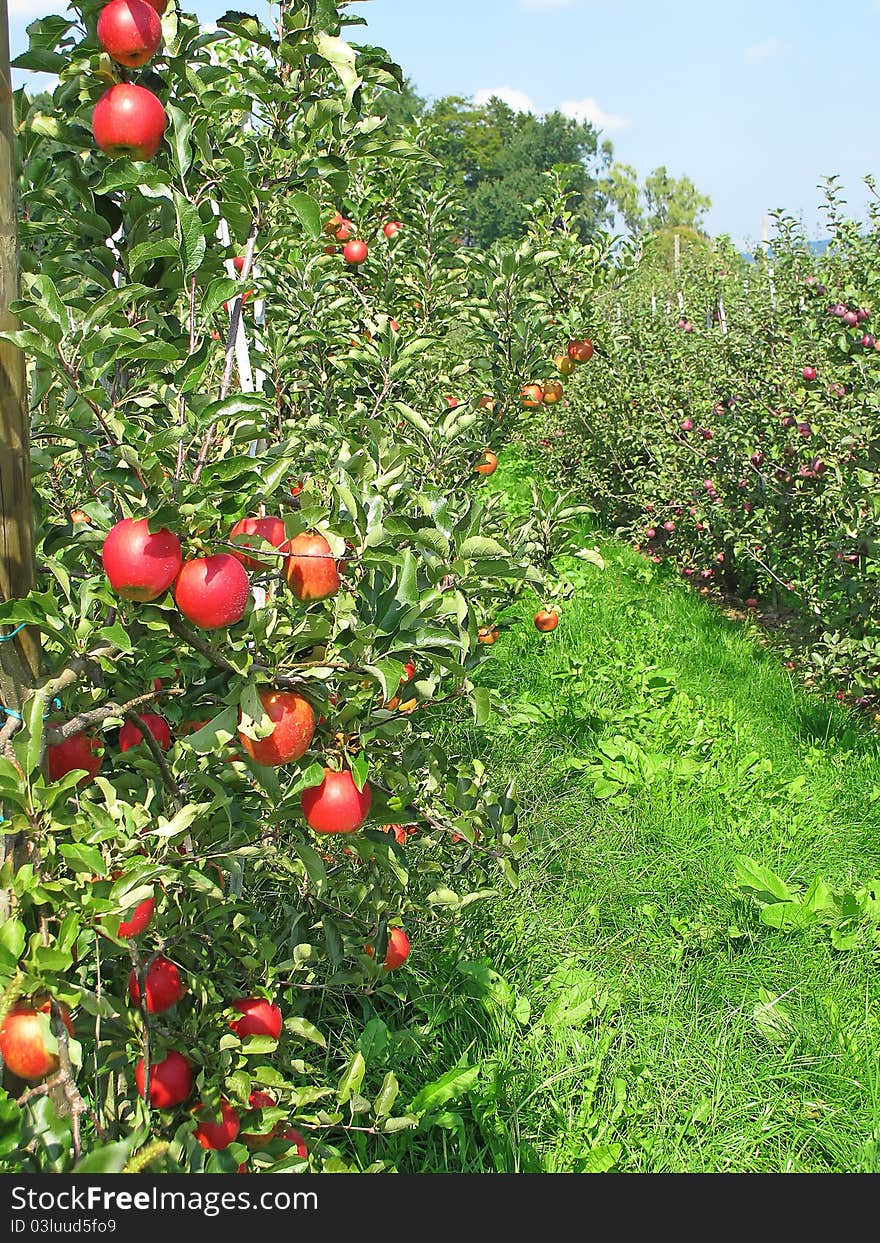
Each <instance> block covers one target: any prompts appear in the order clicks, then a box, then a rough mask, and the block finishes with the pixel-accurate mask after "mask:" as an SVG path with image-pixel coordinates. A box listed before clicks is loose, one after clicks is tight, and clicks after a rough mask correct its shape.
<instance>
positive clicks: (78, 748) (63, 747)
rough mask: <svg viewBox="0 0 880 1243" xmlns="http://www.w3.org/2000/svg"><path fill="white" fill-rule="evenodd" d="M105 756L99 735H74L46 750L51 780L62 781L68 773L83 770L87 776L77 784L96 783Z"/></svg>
mask: <svg viewBox="0 0 880 1243" xmlns="http://www.w3.org/2000/svg"><path fill="white" fill-rule="evenodd" d="M103 754H104V745H103V743H102V742H101V739H100V738H99V737H98V735H97V734H84V733H83V734H74V735H73V736H72V737H70V738H65V740H64V742H56V743H55V745H54V746H51V747H47V748H46V762H47V764H48V767H49V780H50V781H60V780H61V778H62V777H64V776H66V775H67V773H70V772H73V770H74V769H76V768H82V769H84V770H85V776H84V777H80V779H79V781H78V782H77V783H76V784H77V785H78V786H84V785H88V784H89V782H91V781H94V779H95V776H96V775H97V772H98V769H99V768H100V767H101V759H102V756H103Z"/></svg>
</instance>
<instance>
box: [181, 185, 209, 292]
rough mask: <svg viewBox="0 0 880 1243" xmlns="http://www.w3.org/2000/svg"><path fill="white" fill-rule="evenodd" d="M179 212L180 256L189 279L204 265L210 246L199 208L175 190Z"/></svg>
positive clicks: (185, 274) (184, 271) (184, 272)
mask: <svg viewBox="0 0 880 1243" xmlns="http://www.w3.org/2000/svg"><path fill="white" fill-rule="evenodd" d="M174 207H175V210H176V212H177V235H178V238H179V240H180V258H181V264H182V267H183V275H184V279H188V278H189V277H190V276H192V275H193V274H194V273H196V272H197V271H198V270H199V268H200V267H201V266H202V260H203V259H204V257H205V253H206V251H207V248H208V244H207V242H206V241H205V232H204V229H203V228H202V221H201V218H200V216H199V210H198V208H197V207H196V206H195V205H194V204H193V203H190V202H188V201H187V200H186V199H185V198H184V197H183V195H182V194H179V193H178V192H177V191H175V192H174Z"/></svg>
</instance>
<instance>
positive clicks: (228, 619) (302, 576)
mask: <svg viewBox="0 0 880 1243" xmlns="http://www.w3.org/2000/svg"><path fill="white" fill-rule="evenodd" d="M230 540H231V541H232V542H233V543H234V544H235V545H236V546H235V547H234V548H233V550H232V551H231V552H229V553H218V554H215V555H214V556H210V557H200V558H196V559H194V560H191V561H183V557H182V553H181V547H180V541H179V540H178V538H177V536H176V535H174V534H173V533H172V532H170V531H168V530H166V529H164V528H163V529H161V530H159V531H153V532H151V531H150V529H149V524H148V521H147V519H145V518H141V519H132V518H124V519H122V520H121V521H120V522H118V523H116V525H115V526H114V527H113V528H112V529H111V530H110V532H109V533H108V535H107V537H106V539H105V541H104V545H103V549H102V554H101V555H102V560H103V564H104V570H105V573H106V575H107V578H108V581H109V582H110V585H111V586H112V587H113V589H114V591H116V592H117V594H119V595H121V596H122V597H123V598H124V599H128V600H135V601H140V602H142V603H148V602H150V601H152V600H156V599H158V598H159V596H161V595H162V594H163V593H164V592H166V591H167V590H168V589H169V587H171V586H172V585H173V587H174V599H175V603H176V604H177V607H178V608H179V609H180V611H181V613H183V615H184V617H186V618H187V619H188V620H189V621H191V622H193V624H194V625H196V626H198V627H199V628H200V629H203V630H214V629H218V628H221V627H226V626H230V625H232V624H234V623H235V622H237V621H240V620H241V618H242V616H243V615H244V611H245V608H246V605H247V599H248V595H249V591H250V582H249V579H248V575H247V569H248V568H250V569H262V568H266V567H267V565H268V561H270V560H271V558H272V554H271V553H268V552H266V553H262V554H261V552H260V550H261V548H262V547H264V546H265V545H269V547H271V548H276V549H278V550H279V552H282V553H284V554H285V565H284V574H285V577H286V579H287V583H288V585H289V587H290V590H291V592H292V593H293V595H294V596H295V597H296V598H297V599H298V600H300V601H302V602H304V603H311V602H313V601H320V600H327V599H329V598H331V597H332V596H335V595H336V594H337V592H338V591H339V588H340V586H341V582H342V580H341V578H340V573H339V566H338V564H337V562H336V559H335V557H334V556H333V552H332V549H331V547H330V544H329V542H328V541H327V539H326V538H325V537H324V536H323V535H321V534H320V533H319V532H317V531H303V532H301V533H300V534H299V535H296V536H294V537H293V539H288V538H287V533H286V531H285V528H284V523H283V521H282V520H281V519H280V518H277V517H263V518H244V519H242V520H241V521H240V522H238V523H236V525H235V526H234V527H233V528H232V531H231V532H230ZM267 559H268V560H267ZM260 700H261V703H262V706H263V709H264V711H265V713H266V715H267V716H268V717H269V720H270V721H271V722H272V723H273V726H274V728H273V730H272V732H271V733H270V734H269V735H268V736H266V737H265V738H259V739H254V738H250V737H249V736H248V735H247V734H245V733H244V732H243V731H242V730H239V738H240V740H241V743H242V746H243V747H244V749H245V751H246V752H247V753H248V755H249V756H250V757H251V759H253V760H254V762H255V763H257V764H262V765H264V766H266V767H277V766H281V765H284V764H288V763H290V762H291V761H293V760H298V759H300V758H301V757H302V756H303V755H304V754H305V753H306V751H307V750H308V748H309V746H310V745H311V742H312V739H313V737H314V733H315V714H314V709H313V708H312V706H311V704H310V703H309V701H308V700H307V699H306V698H304V697H303V696H302V695H298V694H296V693H294V692H292V691H278V690H272V689H269V688H265V689H263V690H262V691H260ZM143 720H144V722H145V724H146V725H147V727H148V728H149V729H150V732H151V733H152V734H153V736H154V737H155V738H156V740H157V741H158V742H159V745H160V746H162V748H163V750H166V749H167V748H168V747H169V746H170V745H171V734H170V730H169V729H168V725H167V723H166V722H165V721H164V720H163V718H161V717H150V718H149V719H148V717H147V716H145V717H144V718H143ZM78 737H79V738H80V742H79V743H78V745H77V747H71V746H69V745H68V744H67V743H65V744H61V745H62V746H65V747H67V751H66V752H65V753H64V755H62V756H59V755H58V754H57V753H55V755H54V760H50V762H53V763H54V765H55V771H56V772H57V773H58V774H59V776H60V775H63V771H66V772H69V771H70V770H71V769H72V768H73V767H76V766H77V763H78V762H82V761H87V763H83V767H85V768H86V774H87V775H86V778H85V779H86V780H88V779H89V778H90V776H94V771H97V770H96V768H95V766H94V760H93V759H92V758H91V749H92V742H91V740H90V739H88V738H86V736H84V735H80V736H78ZM70 741H72V740H70ZM140 741H141V733H140V731H139V730H138V729H137V727H136V726H134V725H132V724H131V723H130V722H127V723H126V725H125V726H124V727H123V730H122V731H121V732H120V747H121V749H122V750H123V751H125V750H127V749H128V748H129V747H131V746H136V745H137V743H139V742H140ZM64 764H68V765H69V767H67V768H64ZM98 764H100V760H98ZM62 770H63V771H62ZM371 800H372V791H371V789H370V786H369V783H367V784H365V785H364V787H363V789H358V787H357V785H356V783H355V781H354V778H353V777H352V775H351V773H350V772H348V771H343V772H335V771H333V770H332V769H330V768H326V769H325V770H324V780H323V782H322V783H321V785H320V786H316V787H313V788H311V789H307V790H304V791H303V793H302V796H301V802H302V809H303V814H304V816H305V819H306V822H307V823H308V824H309V825H310V827H311V828H312V829H313V830H314V831H315V832H316V833H319V834H327V833H353V832H355V830H356V829H358V828H360V826H361V825H362V824H363V823H364V821H365V820H366V819H367V816H368V815H369V812H370V805H371Z"/></svg>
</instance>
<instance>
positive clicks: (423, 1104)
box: [410, 1066, 480, 1114]
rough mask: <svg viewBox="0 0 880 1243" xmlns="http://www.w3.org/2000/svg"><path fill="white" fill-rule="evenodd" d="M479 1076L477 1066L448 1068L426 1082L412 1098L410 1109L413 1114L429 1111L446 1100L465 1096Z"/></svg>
mask: <svg viewBox="0 0 880 1243" xmlns="http://www.w3.org/2000/svg"><path fill="white" fill-rule="evenodd" d="M479 1077H480V1067H479V1066H459V1067H456V1069H455V1070H448V1071H447V1072H446V1074H445V1075H441V1076H440V1078H439V1079H435V1080H434V1082H433V1083H429V1084H427V1086H426V1087H424V1088H422V1090H421V1092H419V1093H418V1095H417V1096H416V1097H415V1098H414V1100H413V1103H412V1105H410V1109H411V1110H412V1112H413V1113H415V1114H426V1113H430V1112H431V1111H432V1110H434V1109H439V1108H440V1107H441V1105H445V1104H446V1102H447V1101H452V1100H457V1099H458V1097H460V1096H465V1095H466V1094H467V1093H468V1092H470V1090H471V1089H472V1088H473V1087H474V1085H475V1084H476V1082H477V1080H478V1079H479Z"/></svg>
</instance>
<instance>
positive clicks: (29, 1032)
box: [0, 993, 73, 1080]
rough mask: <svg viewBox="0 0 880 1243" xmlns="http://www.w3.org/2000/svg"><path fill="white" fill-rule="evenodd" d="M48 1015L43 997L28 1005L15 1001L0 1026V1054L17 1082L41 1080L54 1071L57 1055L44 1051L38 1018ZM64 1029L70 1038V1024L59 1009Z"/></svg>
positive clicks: (46, 999)
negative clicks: (16, 1077) (21, 1080)
mask: <svg viewBox="0 0 880 1243" xmlns="http://www.w3.org/2000/svg"><path fill="white" fill-rule="evenodd" d="M50 1011H51V999H50V998H49V997H47V996H46V994H45V993H41V994H40V995H38V996H37V997H34V998H33V1000H31V1001H17V1002H16V1003H15V1005H14V1006H13V1007H12V1008H11V1010H10V1011H9V1013H8V1014H7V1015H6V1018H5V1019H4V1020H3V1025H2V1026H0V1054H2V1055H3V1061H4V1062H5V1063H6V1068H7V1070H9V1071H11V1072H12V1074H13V1075H17V1076H18V1078H19V1079H32V1080H33V1079H45V1078H46V1076H47V1075H54V1073H55V1072H56V1071H57V1070H58V1066H59V1061H58V1054H57V1053H52V1052H50V1050H49V1049H48V1048H47V1047H46V1041H45V1038H44V1027H43V1021H42V1020H41V1019H40V1015H41V1014H45V1015H48V1014H49V1013H50ZM59 1011H60V1013H61V1018H62V1020H63V1022H64V1026H65V1027H66V1028H67V1030H68V1031H69V1032H70V1034H71V1036H72V1035H73V1023H72V1022H71V1021H70V1013H69V1012H68V1009H67V1007H66V1006H63V1005H59Z"/></svg>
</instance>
